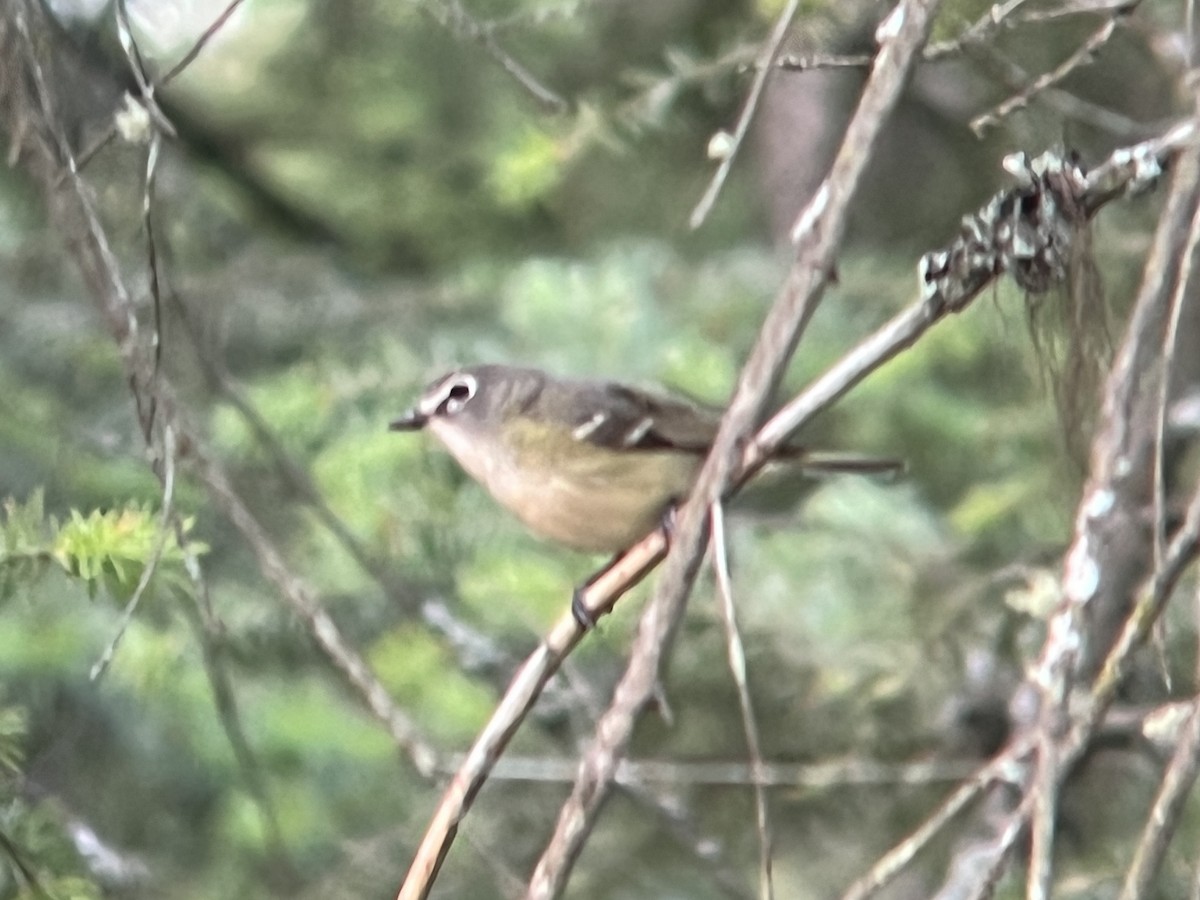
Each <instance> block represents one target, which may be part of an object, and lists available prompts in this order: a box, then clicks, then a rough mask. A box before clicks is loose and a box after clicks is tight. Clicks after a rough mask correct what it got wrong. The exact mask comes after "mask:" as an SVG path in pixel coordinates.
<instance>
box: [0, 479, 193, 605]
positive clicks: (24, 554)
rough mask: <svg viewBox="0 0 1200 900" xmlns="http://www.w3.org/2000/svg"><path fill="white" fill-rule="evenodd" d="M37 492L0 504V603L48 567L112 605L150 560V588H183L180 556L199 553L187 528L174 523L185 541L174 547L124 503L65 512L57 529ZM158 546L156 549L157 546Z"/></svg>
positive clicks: (146, 516) (150, 518)
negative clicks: (153, 579)
mask: <svg viewBox="0 0 1200 900" xmlns="http://www.w3.org/2000/svg"><path fill="white" fill-rule="evenodd" d="M44 506H45V503H44V499H43V497H42V494H41V492H40V491H39V492H35V493H34V494H33V496H32V497H30V499H29V500H28V501H26V502H25V503H18V502H17V501H15V500H13V499H12V498H9V499H7V500H5V501H4V506H3V518H2V520H0V597H2V598H3V599H9V598H11V596H12V595H13V593H14V592H15V591H16V590H17V589H19V588H23V587H27V586H29V585H31V584H32V583H34V582H35V581H37V580H38V579H39V578H40V577H41V576H42V575H43V574H45V572H46V569H47V567H48V566H50V565H51V564H52V563H57V564H58V566H59V567H60V568H61V569H62V571H64V572H65V573H67V574H68V575H70V576H71V577H72V578H76V579H79V580H80V581H82V582H83V583H84V584H85V585H86V586H87V589H88V592H89V593H90V594H92V595H93V596H94V595H95V593H96V591H97V590H99V589H101V588H103V589H105V590H106V591H107V592H108V593H109V594H110V595H111V596H112V597H113V598H114V599H116V600H123V599H126V598H128V597H129V596H130V595H131V594H132V593H133V591H134V589H135V587H136V586H137V584H138V582H139V580H140V579H141V577H142V573H143V572H144V571H145V568H146V566H148V565H149V564H150V563H151V561H152V560H155V559H156V562H157V569H156V574H157V575H158V583H159V584H160V585H165V586H167V587H170V588H172V589H175V590H182V589H184V588H185V587H186V585H187V582H188V577H187V573H186V571H185V569H184V561H185V559H186V557H187V556H189V555H192V556H197V555H200V554H203V553H204V552H206V549H207V548H206V547H205V545H204V544H203V543H200V542H198V541H194V540H191V539H187V537H186V536H187V535H188V534H189V533H190V532H191V531H192V529H193V527H194V526H195V521H194V520H193V519H190V518H186V519H183V520H182V526H181V528H182V532H183V534H184V536H185V539H186V543H185V544H184V545H183V546H182V547H181V546H180V545H179V543H178V542H177V541H176V539H175V536H174V534H173V533H168V534H167V535H166V537H165V539H164V536H163V534H162V522H161V519H160V517H157V516H155V515H154V513H153V511H152V510H151V509H150V507H149V505H148V504H142V503H129V504H127V505H125V506H123V507H122V508H120V509H111V510H92V511H91V512H90V513H88V514H86V515H84V514H83V513H81V512H79V511H78V510H71V512H70V513H69V515H68V517H67V520H66V521H65V522H63V523H61V524H60V523H59V522H58V520H57V519H56V518H55V517H54V516H47V515H46V514H45V509H44ZM160 544H161V550H160V549H159V548H160Z"/></svg>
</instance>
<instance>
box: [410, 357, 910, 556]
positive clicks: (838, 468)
mask: <svg viewBox="0 0 1200 900" xmlns="http://www.w3.org/2000/svg"><path fill="white" fill-rule="evenodd" d="M720 418H721V410H719V409H716V408H712V407H708V406H704V405H702V404H699V403H695V402H693V401H691V400H688V399H685V398H682V397H678V396H671V395H668V394H665V393H657V392H654V391H650V390H645V389H643V388H640V387H635V386H632V385H629V384H624V383H621V382H616V381H607V380H600V379H581V378H560V377H556V376H554V375H551V374H549V373H547V372H544V371H542V370H540V369H535V368H529V367H523V366H513V365H498V364H485V365H475V366H466V367H462V368H457V369H454V370H453V371H450V372H448V373H446V374H445V375H442V376H441V377H440V378H438V379H436V380H434V381H433V382H431V383H430V384H429V386H428V387H426V388H425V390H424V391H423V392H422V394H421V396H420V398H419V399H418V400H417V402H416V404H415V405H414V406H413V407H412V408H411V409H410V410H408V411H407V412H405V413H404V414H402V415H401V416H399V417H398V418H396V419H394V420H392V422H391V423H390V424H389V428H390V429H391V430H393V431H416V430H422V429H423V430H426V431H429V432H430V433H431V434H432V435H433V436H434V437H435V438H436V439H437V440H438V441H440V442H441V443H442V444H443V445H444V446H445V448H446V449H447V450H448V451H449V452H450V454H451V455H452V456H453V457H454V458H455V459H456V460H457V461H458V463H459V465H460V466H462V468H463V469H465V470H466V472H467V474H469V475H470V476H471V477H472V478H474V479H475V480H476V481H477V482H479V483H480V484H481V485H483V487H484V488H485V489H486V490H487V491H488V492H489V493H490V494H491V495H492V497H494V498H495V499H496V500H497V501H498V502H499V503H500V504H501V505H502V506H504V507H506V508H507V509H508V510H509V511H510V512H511V513H512V514H513V515H515V516H516V518H517V519H518V520H520V521H521V522H522V523H523V524H524V525H525V527H526V528H527V529H528V530H529V531H531V532H532V533H533V534H535V535H537V536H538V537H541V538H544V539H547V540H550V541H552V542H555V543H558V544H562V545H565V546H567V547H570V548H573V549H575V550H583V551H589V552H597V553H598V552H605V553H616V554H620V553H621V552H622V551H624V550H626V549H628V548H629V547H630V546H632V545H633V544H634V543H635V542H636V541H638V540H639V539H640V538H641V537H643V536H644V535H645V534H647V533H648V532H650V531H651V530H653V529H654V528H655V527H656V526H658V525H660V524H661V523H662V522H663V521H664V516H666V515H667V514H668V513H669V512H670V511H671V510H672V509H673V507H674V506H675V505H676V504H678V503H679V502H681V501H682V500H683V499H685V498H686V496H687V494H688V491H689V490H690V488H691V486H692V483H693V481H694V480H695V477H696V474H697V473H698V471H699V469H700V466H701V464H702V463H703V461H704V458H705V456H706V455H707V454H708V451H709V449H710V448H711V446H712V441H713V438H714V437H715V436H716V433H717V428H718V425H719V424H720ZM780 457H781V458H786V459H794V460H795V461H796V462H797V463H798V464H799V465H800V466H801V467H802V468H804V469H806V470H809V471H821V472H846V471H851V472H868V473H869V472H894V471H896V470H897V469H898V468H900V467H901V464H900V463H898V462H897V461H895V460H888V459H881V458H877V457H860V456H854V455H847V454H818V453H814V452H812V451H808V450H806V449H804V448H801V447H795V446H791V445H789V446H787V447H785V448H784V449H783V450H782V451H780Z"/></svg>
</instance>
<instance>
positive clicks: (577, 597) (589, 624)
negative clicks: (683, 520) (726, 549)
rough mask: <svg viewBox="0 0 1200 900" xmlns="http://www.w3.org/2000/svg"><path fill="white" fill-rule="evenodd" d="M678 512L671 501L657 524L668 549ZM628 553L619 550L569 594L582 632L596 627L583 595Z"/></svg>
mask: <svg viewBox="0 0 1200 900" xmlns="http://www.w3.org/2000/svg"><path fill="white" fill-rule="evenodd" d="M678 510H679V504H678V502H677V501H675V500H672V501H671V505H670V506H668V507H667V509H666V511H665V512H664V513H663V514H662V519H661V520H660V521H659V523H658V527H659V530H660V531H662V536H663V540H664V541H665V542H666V545H667V546H668V547H670V546H671V539H672V538H673V537H674V536H675V519H676V516H677V514H678ZM628 552H629V551H628V550H621V551H620V552H619V553H616V554H614V555H613V558H612V559H610V560H609V561H608V562H606V563H605V564H604V565H603V566H601V567H600V568H599V569H597V570H596V571H595V572H593V573H592V574H591V575H590V576H589V577H588V580H587V581H585V582H584V583H583V584H581V585H578V586H577V587H576V588H575V590H573V591H572V592H571V615H573V616H574V617H575V621H576V622H578V623H579V627H580V628H582V629H583V630H584V631H591V630H592V629H593V628H595V627H596V620H595V618H594V617H593V616H592V614H591V613H590V612H588V608H587V605H586V604H585V603H584V602H583V597H584V594H585V593H586V592H587V589H588V588H590V587H591V586H592V585H593V584H595V583H596V582H597V581H599V580H600V579H601V578H603V577H604V576H605V575H607V574H608V573H609V572H611V571H612V569H613V567H614V566H615V565H616V564H617V563H619V562H620V561H621V560H622V559H624V558H625V554H626V553H628Z"/></svg>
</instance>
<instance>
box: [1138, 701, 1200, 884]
mask: <svg viewBox="0 0 1200 900" xmlns="http://www.w3.org/2000/svg"><path fill="white" fill-rule="evenodd" d="M1197 771H1200V703H1198V702H1196V701H1193V703H1192V712H1191V714H1190V715H1189V716H1188V719H1187V724H1186V725H1185V726H1184V727H1183V729H1182V730H1181V731H1180V734H1179V739H1178V743H1177V744H1176V746H1175V753H1174V755H1173V756H1172V757H1171V763H1170V765H1168V766H1167V770H1166V772H1165V773H1163V778H1162V781H1161V783H1160V784H1159V786H1158V795H1157V796H1156V797H1155V798H1154V805H1153V806H1152V807H1151V808H1150V815H1148V816H1147V817H1146V826H1145V828H1143V829H1142V835H1141V837H1140V838H1139V839H1138V845H1137V850H1136V851H1134V854H1133V862H1132V863H1130V865H1129V871H1128V872H1126V873H1125V884H1124V885H1123V886H1122V888H1121V893H1120V897H1119V900H1143V898H1145V897H1148V896H1150V894H1151V889H1152V887H1153V882H1154V877H1155V875H1157V874H1158V870H1159V869H1160V868H1162V863H1163V858H1164V857H1165V856H1166V853H1167V846H1168V844H1169V843H1170V841H1171V838H1172V837H1173V836H1174V835H1175V829H1176V827H1177V826H1178V825H1179V819H1180V816H1181V815H1182V814H1183V807H1184V804H1185V803H1187V800H1188V796H1189V795H1190V794H1191V790H1192V785H1193V784H1194V783H1195V781H1196V774H1197Z"/></svg>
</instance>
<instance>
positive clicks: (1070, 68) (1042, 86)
mask: <svg viewBox="0 0 1200 900" xmlns="http://www.w3.org/2000/svg"><path fill="white" fill-rule="evenodd" d="M1136 5H1137V4H1136V3H1133V4H1130V6H1129V7H1122V8H1121V10H1120V11H1119V12H1116V13H1114V14H1113V15H1112V17H1111V18H1109V19H1108V20H1107V21H1106V22H1105V23H1104V24H1103V25H1101V26H1100V27H1099V28H1098V29H1096V31H1094V32H1093V33H1092V34H1091V35H1089V36H1088V38H1087V39H1086V40H1085V41H1084V42H1083V43H1082V44H1080V45H1079V46H1078V47H1076V48H1075V51H1074V52H1073V53H1072V54H1071V55H1070V56H1068V57H1067V58H1066V59H1065V60H1063V61H1062V62H1061V63H1059V64H1058V65H1057V66H1055V67H1054V68H1053V69H1051V70H1050V71H1049V72H1044V73H1043V74H1041V75H1039V76H1038V77H1037V78H1035V79H1034V80H1033V81H1032V82H1031V83H1030V84H1029V85H1028V86H1027V87H1026V88H1025V89H1024V90H1022V91H1020V92H1018V93H1016V94H1014V95H1013V96H1011V97H1009V98H1008V99H1007V100H1004V101H1003V102H1002V103H1000V104H998V105H997V106H996V107H995V108H994V109H992V110H990V111H988V112H986V113H983V114H982V115H979V116H976V117H975V118H974V119H972V120H971V122H970V127H971V130H972V131H973V132H975V134H976V135H978V136H980V137H982V136H983V134H984V132H986V131H987V130H988V129H989V128H992V127H994V126H996V125H998V124H999V123H1000V122H1001V121H1003V120H1004V119H1005V118H1007V117H1008V116H1009V115H1011V114H1012V113H1013V112H1014V111H1016V110H1018V109H1024V108H1025V107H1026V106H1028V105H1029V103H1030V101H1031V100H1033V98H1034V97H1036V96H1037V95H1038V94H1039V93H1041V92H1042V91H1044V90H1046V89H1047V88H1050V87H1053V86H1055V85H1057V84H1058V83H1059V82H1061V81H1063V79H1065V78H1066V77H1067V76H1068V75H1070V74H1071V73H1072V72H1074V71H1075V70H1076V69H1078V68H1080V67H1081V66H1084V65H1088V64H1090V63H1092V62H1094V61H1095V58H1096V54H1097V53H1098V52H1099V51H1100V49H1101V48H1102V47H1103V46H1104V45H1105V44H1107V43H1108V42H1109V40H1110V39H1111V38H1112V36H1113V34H1114V33H1115V32H1116V30H1117V26H1118V25H1119V24H1121V22H1122V21H1124V17H1125V16H1126V15H1127V14H1128V13H1129V12H1130V11H1131V10H1132V7H1134V6H1136Z"/></svg>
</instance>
